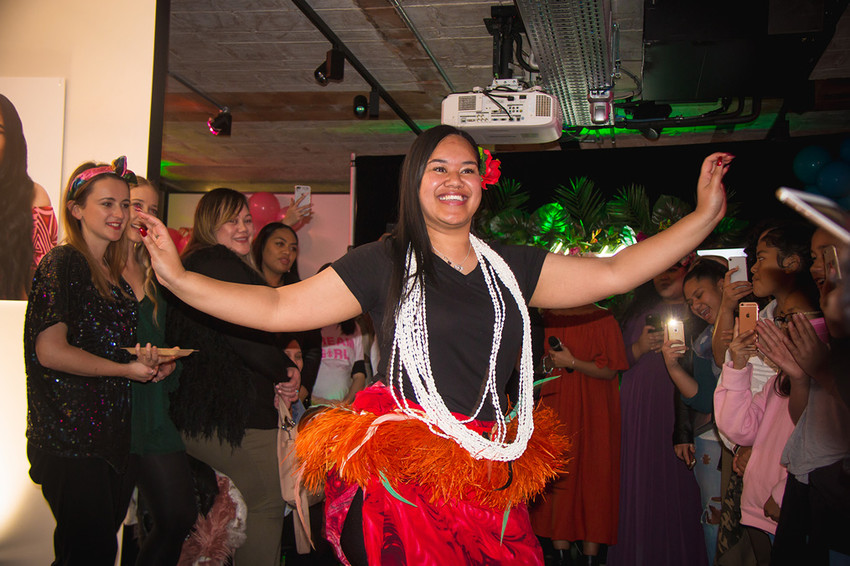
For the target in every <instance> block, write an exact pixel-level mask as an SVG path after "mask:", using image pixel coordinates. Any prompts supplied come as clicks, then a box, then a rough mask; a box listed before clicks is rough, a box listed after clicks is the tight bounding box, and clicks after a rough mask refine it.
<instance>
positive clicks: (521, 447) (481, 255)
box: [388, 235, 534, 462]
mask: <svg viewBox="0 0 850 566" xmlns="http://www.w3.org/2000/svg"><path fill="white" fill-rule="evenodd" d="M470 245H471V248H474V249H475V253H476V256H477V257H478V261H479V265H481V268H482V269H481V271H482V273H483V275H484V281H485V283H486V285H487V290H488V291H489V293H490V298H491V300H492V303H493V310H494V315H495V316H494V323H493V343H492V347H491V350H490V359H489V363H488V369H487V381H486V385H485V388H484V392H483V394H482V397H481V401H480V403H479V405H478V407H477V408H476V410H475V412H474V413H473V414H472V415H471V416H470V417H469V418H468V419H464V420H458V419H457V418H455V416H454V415H452V413H451V411H449V409H448V407H446V403H445V401H444V400H443V398H442V396H441V395H440V392H439V391H438V390H437V386H436V383H435V381H434V375H433V373H432V371H431V356H430V346H429V340H428V327H427V324H426V308H425V289H424V287H423V286H422V284H421V282H420V281H419V280H415V279H414V278H412V277H408V279H407V282H406V284H405V289H404V295H403V296H405V297H406V299H405V300H403V301H402V303H401V304H400V305H399V307H398V310H397V313H396V330H395V336H394V337H393V349H392V353H391V355H390V361H389V371H388V374H389V383H390V391H391V392H392V394H393V397H394V398H395V401H396V404H397V405H398V406H399V408H400V410H401V411H402V412H403V413H405V414H407V415H408V416H410V417H413V418H416V419H418V420H420V421H422V422H424V423H426V424H427V425H428V427H429V428H430V429H431V431H432V432H433V433H434V434H437V435H438V436H442V437H444V438H451V439H452V440H454V441H455V442H457V443H458V444H459V445H460V446H461V447H462V448H464V449H465V450H466V451H467V452H469V453H470V454H471V455H472V457H473V458H476V459H488V460H495V461H503V462H504V461H513V460H516V459H517V458H519V457H520V456H521V455H522V454H523V452H525V449H526V446H527V445H528V440H529V439H530V438H531V435H532V433H533V432H534V422H533V418H532V409H533V400H532V386H533V385H532V381H533V379H532V360H531V358H532V355H531V323H530V319H529V316H528V307H527V306H526V304H525V299H524V298H523V296H522V292H521V291H520V289H519V285H518V284H517V281H516V278H515V277H514V274H513V272H511V270H510V267H508V265H507V263H505V261H504V260H503V259H502V258H501V256H499V255H498V254H496V252H494V251H493V250H492V249H491V248H490V247H489V246H488V245H487V244H485V243H484V242H482V241H481V240H479V239H478V238H476V237H475V236H472V235H470ZM406 263H407V265H406V268H407V269H406V272H407V273H412V272H414V271H415V270H416V258H415V257H414V256H413V252H412V250H410V249H409V250H408V252H407V261H406ZM500 282H501V284H502V285H504V286H505V287H506V288H507V289H508V291H509V292H510V294H511V296H512V297H513V299H514V301H515V302H516V305H517V308H518V309H519V311H520V314H521V316H522V321H523V334H522V353H521V356H520V391H519V399H518V404H517V420H518V423H517V425H518V428H517V435H516V438H515V439H514V441H513V442H510V443H508V442H505V438H506V436H507V421H506V419H505V411H504V410H502V407H501V403H500V399H499V391H498V386H497V383H496V359H497V357H498V354H499V347H500V345H501V341H502V331H503V329H504V325H505V303H504V299H503V297H502V291H501V288H500V286H499V283H500ZM404 373H406V374H407V376H408V379H409V380H410V383H411V385H412V387H413V391H414V394H415V397H416V402H417V403H419V405H420V406H421V407H422V409H421V410H419V409H413V408H411V407H410V404H409V403H408V401H407V399H405V398H404V397H401V398H399V396H398V395H397V393H396V387H397V388H398V391H401V388H402V376H403V374H404ZM394 382H395V383H394ZM488 400H489V401H490V404H491V405H492V407H493V412H494V420H495V425H494V432H493V434H492V438H491V439H489V440H488V439H486V438H484V437H483V436H481V435H480V434H478V433H476V432H474V431H472V430H470V429H468V428H467V427H466V426H465V423H468V422H470V421H472V420H473V419H475V418H476V417H477V416H478V414H479V413H480V412H481V409H482V407H483V406H484V403H485V402H486V401H488Z"/></svg>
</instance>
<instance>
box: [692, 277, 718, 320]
mask: <svg viewBox="0 0 850 566" xmlns="http://www.w3.org/2000/svg"><path fill="white" fill-rule="evenodd" d="M722 289H723V280H722V279H721V280H720V281H718V282H717V283H713V282H712V281H711V279H710V278H708V277H702V278H699V279H697V278H694V279H688V280H687V281H686V282H685V285H684V292H685V302H686V303H687V305H688V307H690V309H691V312H693V313H694V314H695V315H697V316H698V317H700V318H701V319H703V320H704V321H706V322H707V323H709V324H714V321H715V320H716V319H717V310H718V309H719V308H720V301H721V299H722V297H723V296H722Z"/></svg>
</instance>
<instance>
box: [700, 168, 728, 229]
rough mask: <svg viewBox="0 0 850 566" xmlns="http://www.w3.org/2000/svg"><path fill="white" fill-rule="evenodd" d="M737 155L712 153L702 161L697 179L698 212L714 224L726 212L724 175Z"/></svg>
mask: <svg viewBox="0 0 850 566" xmlns="http://www.w3.org/2000/svg"><path fill="white" fill-rule="evenodd" d="M733 159H735V156H734V155H732V154H731V153H720V152H718V153H712V154H711V155H709V156H708V157H706V158H705V160H704V161H703V162H702V168H701V169H700V175H699V181H697V210H696V211H697V212H700V213H701V214H704V215H705V217H706V218H707V219H709V220H710V221H711V222H713V223H714V224H717V223H718V222H720V220H721V219H722V218H723V216H724V215H725V214H726V188H725V187H724V186H723V176H724V175H725V174H726V172H727V171H728V170H729V164H730V163H732V160H733Z"/></svg>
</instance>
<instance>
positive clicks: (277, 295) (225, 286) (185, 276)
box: [139, 212, 362, 332]
mask: <svg viewBox="0 0 850 566" xmlns="http://www.w3.org/2000/svg"><path fill="white" fill-rule="evenodd" d="M139 216H140V217H141V218H142V219H143V221H144V222H145V224H146V225H147V231H146V233H145V234H143V235H142V239H143V241H144V243H145V246H147V248H148V251H149V252H150V255H151V264H152V265H153V268H154V270H155V271H156V276H157V279H158V280H159V282H160V283H162V284H163V285H164V286H165V287H166V288H168V289H169V290H170V291H171V292H172V293H174V294H175V295H176V296H177V297H178V298H180V300H182V301H183V302H185V303H186V304H188V305H190V306H192V307H194V308H196V309H198V310H200V311H203V312H205V313H207V314H210V315H212V316H214V317H216V318H220V319H222V320H226V321H228V322H232V323H235V324H240V325H242V326H248V327H251V328H258V329H260V330H266V331H269V332H292V331H299V330H311V329H313V328H321V327H323V326H327V325H328V324H333V323H337V322H340V321H343V320H348V319H349V318H354V317H355V316H357V315H359V314H360V313H361V311H362V309H361V308H360V303H359V302H358V301H357V299H356V298H355V297H354V295H353V294H352V293H351V291H349V290H348V287H346V286H345V283H343V281H342V279H340V277H339V275H337V274H336V272H335V271H334V270H333V269H326V270H324V271H322V272H321V273H318V274H317V275H315V276H313V277H310V278H309V279H306V280H304V281H301V282H299V283H295V284H293V285H286V286H284V287H278V288H276V289H275V288H272V287H265V286H262V285H239V284H237V283H228V282H225V281H219V280H217V279H211V278H209V277H205V276H203V275H200V274H199V273H194V272H192V271H186V269H184V268H183V264H182V263H181V262H180V256H179V255H178V254H177V248H176V247H175V246H174V242H173V241H172V240H171V236H170V235H169V234H168V229H167V228H166V227H165V225H164V224H163V223H162V222H161V221H160V220H159V219H158V218H156V217H154V216H150V215H148V214H144V213H142V212H140V213H139Z"/></svg>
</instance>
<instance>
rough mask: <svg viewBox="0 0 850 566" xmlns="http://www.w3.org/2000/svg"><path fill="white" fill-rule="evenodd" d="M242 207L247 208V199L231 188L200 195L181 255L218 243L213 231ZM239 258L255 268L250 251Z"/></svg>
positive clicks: (186, 255)
mask: <svg viewBox="0 0 850 566" xmlns="http://www.w3.org/2000/svg"><path fill="white" fill-rule="evenodd" d="M242 207H245V208H248V199H247V198H245V195H243V194H242V193H240V192H238V191H234V190H233V189H227V188H223V187H222V188H218V189H213V190H211V191H210V192H208V193H206V194H205V195H204V196H202V197H201V200H200V201H198V206H197V208H195V219H194V222H193V227H192V236H191V238H189V242H188V243H187V244H186V247H185V248H184V249H183V254H182V255H183V257H188V256H189V255H191V254H193V253H194V252H196V251H198V250H199V249H201V248H204V247H207V246H215V245H216V244H218V242H217V241H216V239H215V233H216V232H217V231H218V229H219V228H221V227H222V226H223V225H224V224H225V222H228V221H229V220H232V219H233V218H236V216H238V215H239V211H241V210H242ZM240 258H241V259H242V261H244V262H245V263H247V264H248V265H250V266H251V267H252V268H254V269H255V270H256V269H257V268H256V265H254V258H253V257H251V254H250V253H248V254H247V255H245V256H240Z"/></svg>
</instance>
